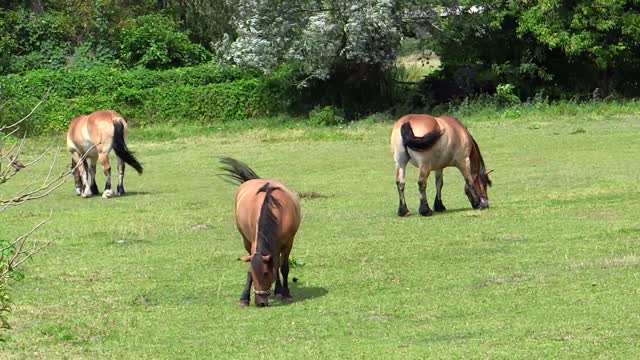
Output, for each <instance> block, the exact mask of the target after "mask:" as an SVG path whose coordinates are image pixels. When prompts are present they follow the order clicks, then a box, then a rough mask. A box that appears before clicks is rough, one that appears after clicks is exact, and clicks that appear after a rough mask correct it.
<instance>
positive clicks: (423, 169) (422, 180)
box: [418, 163, 433, 216]
mask: <svg viewBox="0 0 640 360" xmlns="http://www.w3.org/2000/svg"><path fill="white" fill-rule="evenodd" d="M429 172H430V170H429V166H427V165H426V164H424V163H422V164H420V175H419V176H418V190H420V209H419V211H420V215H422V216H431V215H433V211H432V210H431V209H430V208H429V204H428V203H427V178H428V177H429Z"/></svg>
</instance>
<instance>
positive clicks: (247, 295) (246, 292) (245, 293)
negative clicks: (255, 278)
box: [240, 271, 252, 306]
mask: <svg viewBox="0 0 640 360" xmlns="http://www.w3.org/2000/svg"><path fill="white" fill-rule="evenodd" d="M251 282H252V281H251V273H250V272H248V271H247V281H246V283H245V284H244V289H242V295H240V306H249V301H250V300H251Z"/></svg>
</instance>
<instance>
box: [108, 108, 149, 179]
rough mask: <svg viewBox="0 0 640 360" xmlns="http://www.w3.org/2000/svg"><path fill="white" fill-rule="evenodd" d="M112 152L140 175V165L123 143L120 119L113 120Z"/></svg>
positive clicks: (122, 126)
mask: <svg viewBox="0 0 640 360" xmlns="http://www.w3.org/2000/svg"><path fill="white" fill-rule="evenodd" d="M113 151H115V152H116V155H118V157H119V158H120V159H122V160H123V161H124V162H126V163H127V164H129V165H131V167H133V168H134V169H136V171H137V172H138V174H142V165H140V163H139V162H138V159H136V157H135V156H133V154H132V153H131V151H129V148H128V147H127V144H126V143H125V142H124V124H122V121H121V120H120V119H114V120H113Z"/></svg>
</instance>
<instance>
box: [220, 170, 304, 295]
mask: <svg viewBox="0 0 640 360" xmlns="http://www.w3.org/2000/svg"><path fill="white" fill-rule="evenodd" d="M221 162H222V163H223V164H224V165H225V166H224V167H222V170H225V171H226V174H223V175H225V176H227V177H228V178H230V179H231V180H233V182H235V183H238V184H240V187H239V188H238V191H237V193H236V226H237V227H238V231H240V234H241V235H242V239H243V240H244V247H245V249H246V250H247V252H248V253H249V255H248V256H243V257H241V258H240V259H239V260H242V261H244V262H249V263H250V266H249V271H248V273H247V281H246V284H245V286H244V290H243V291H242V295H241V296H240V305H242V306H247V305H249V300H250V290H251V284H252V283H253V289H254V290H253V293H254V294H255V304H256V306H259V307H263V306H267V305H268V296H269V294H270V292H271V284H273V282H274V279H275V282H276V286H275V294H276V295H277V296H280V297H281V298H282V299H283V300H290V299H291V293H290V292H289V283H288V276H289V253H290V252H291V247H292V246H293V238H294V237H295V235H296V232H297V231H298V227H299V226H300V217H301V213H300V200H299V198H298V196H297V195H296V194H295V193H293V192H291V191H290V190H288V189H287V188H286V187H285V186H284V185H283V184H282V183H280V182H278V181H275V180H265V179H261V178H260V177H259V176H258V175H256V173H255V172H254V171H253V170H251V169H250V168H249V167H248V166H247V165H245V164H243V163H241V162H240V161H238V160H235V159H231V158H222V159H221ZM278 271H280V273H282V283H280V276H279V274H278Z"/></svg>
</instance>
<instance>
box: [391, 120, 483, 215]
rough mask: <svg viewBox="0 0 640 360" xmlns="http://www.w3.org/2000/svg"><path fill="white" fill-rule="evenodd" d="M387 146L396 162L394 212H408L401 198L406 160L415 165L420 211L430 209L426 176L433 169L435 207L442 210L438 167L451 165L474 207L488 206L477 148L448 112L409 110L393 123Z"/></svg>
mask: <svg viewBox="0 0 640 360" xmlns="http://www.w3.org/2000/svg"><path fill="white" fill-rule="evenodd" d="M391 150H392V152H393V158H394V159H395V162H396V185H397V188H398V196H399V198H400V205H399V206H398V215H399V216H405V215H407V214H408V213H409V210H408V209H407V203H406V201H405V198H404V185H405V170H406V167H407V163H408V162H409V161H410V162H411V163H412V164H413V165H414V166H416V167H418V169H419V176H418V189H419V191H420V215H423V216H429V215H432V214H433V211H432V210H431V209H430V208H429V205H428V204H427V196H426V189H427V178H428V177H429V173H430V172H431V171H435V173H436V198H435V201H434V204H433V207H434V209H435V211H438V212H439V211H445V210H446V208H445V207H444V205H443V204H442V185H443V180H442V170H443V169H444V168H445V167H449V166H455V167H457V168H458V170H460V172H461V173H462V176H463V177H464V179H465V187H464V191H465V193H466V194H467V197H468V198H469V202H470V203H471V206H472V207H473V208H474V209H486V208H488V207H489V197H488V195H487V187H488V186H491V180H490V179H489V172H487V170H486V168H485V165H484V160H483V159H482V154H480V148H479V147H478V144H477V143H476V141H475V140H474V139H473V137H472V136H471V134H470V133H469V131H468V130H467V128H466V127H465V126H464V125H462V123H460V121H458V120H457V119H455V118H453V117H450V116H442V117H433V116H430V115H418V114H411V115H406V116H403V117H402V118H400V119H398V121H396V122H395V124H393V130H392V131H391Z"/></svg>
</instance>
